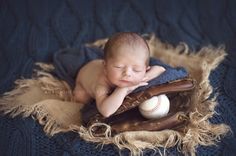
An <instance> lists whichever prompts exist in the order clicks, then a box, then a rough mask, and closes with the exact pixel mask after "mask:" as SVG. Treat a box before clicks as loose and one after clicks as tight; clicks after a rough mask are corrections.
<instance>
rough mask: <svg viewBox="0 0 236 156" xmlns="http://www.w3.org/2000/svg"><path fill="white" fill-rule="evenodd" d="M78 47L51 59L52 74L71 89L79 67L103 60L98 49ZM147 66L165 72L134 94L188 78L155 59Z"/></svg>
mask: <svg viewBox="0 0 236 156" xmlns="http://www.w3.org/2000/svg"><path fill="white" fill-rule="evenodd" d="M80 47H81V48H73V49H72V48H69V49H65V50H60V51H59V52H57V53H55V55H54V59H53V64H54V66H55V70H54V72H55V73H56V75H57V76H58V77H59V78H60V79H62V80H65V81H66V82H67V83H69V84H70V86H71V87H72V88H74V86H75V79H76V75H77V72H78V71H79V69H80V68H81V67H83V65H85V64H86V63H88V62H89V61H91V60H94V59H102V58H103V51H102V50H101V49H99V48H93V47H86V46H83V45H81V46H80ZM149 64H150V65H151V66H153V65H160V66H162V67H164V68H165V69H166V71H165V72H164V73H163V74H161V75H160V76H159V77H158V78H155V79H153V80H151V81H150V82H149V83H148V85H147V86H144V87H140V88H137V89H136V90H134V92H138V91H142V90H144V89H147V88H149V87H151V86H154V85H160V84H163V83H167V82H170V81H173V80H177V79H181V78H184V77H187V76H188V73H187V71H186V70H185V69H184V68H181V67H178V68H173V67H171V66H169V65H167V64H164V63H163V62H161V61H160V60H158V59H155V58H151V59H150V63H149Z"/></svg>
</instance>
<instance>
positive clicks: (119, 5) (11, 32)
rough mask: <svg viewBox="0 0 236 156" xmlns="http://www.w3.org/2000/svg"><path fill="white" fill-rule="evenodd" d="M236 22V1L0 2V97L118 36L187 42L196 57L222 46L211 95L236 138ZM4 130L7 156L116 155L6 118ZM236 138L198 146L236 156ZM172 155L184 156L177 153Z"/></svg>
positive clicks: (0, 126) (0, 143)
mask: <svg viewBox="0 0 236 156" xmlns="http://www.w3.org/2000/svg"><path fill="white" fill-rule="evenodd" d="M235 21H236V1H235V0H218V1H215V0H207V1H203V0H202V1H199V0H191V1H187V0H178V1H174V0H148V1H143V0H119V1H117V0H103V1H98V0H89V1H84V0H50V1H49V0H33V1H27V0H21V1H19V0H1V1H0V62H1V66H0V94H2V93H4V92H5V91H9V90H11V89H12V88H13V86H14V83H13V82H14V81H15V80H16V79H18V78H20V77H26V78H28V77H30V76H31V74H32V69H33V67H34V63H35V62H38V61H43V62H52V59H53V55H54V53H55V52H57V51H58V50H59V49H64V48H80V46H81V45H83V43H87V42H92V41H94V40H96V39H100V38H105V37H109V36H110V35H111V34H113V33H114V32H119V31H134V32H138V33H140V34H144V33H155V34H156V35H157V36H158V37H159V38H160V39H161V40H162V41H164V42H168V43H171V44H173V45H177V44H178V43H179V42H186V43H187V44H188V45H189V46H190V47H191V48H192V49H193V50H198V49H199V48H201V47H203V46H206V45H209V44H211V45H214V46H218V45H221V44H224V45H225V47H226V50H227V53H228V56H227V58H226V60H225V62H224V63H223V64H221V65H220V66H219V67H218V68H217V69H216V70H215V71H213V72H212V74H211V79H210V80H211V83H212V85H213V87H214V92H213V94H216V93H218V94H219V96H218V98H217V100H218V101H219V104H218V106H217V107H216V111H217V112H218V114H216V115H214V116H213V117H212V119H211V122H214V123H227V124H229V125H230V126H231V128H232V131H233V132H234V133H235V132H236V122H235V121H236V114H235V112H236V101H235V97H236V91H235V83H236V76H235V69H236V61H235V60H236V53H235V51H236V44H235V43H236V42H235V39H236V22H235ZM212 96H213V95H212ZM0 130H1V131H0V155H3V156H10V155H22V156H23V155H24V156H27V155H31V156H32V155H33V156H34V155H36V156H37V155H55V156H58V155H79V156H81V155H118V152H117V149H116V148H115V147H113V146H112V145H109V146H104V148H103V149H102V150H100V148H99V147H98V148H96V145H95V144H91V143H88V142H85V141H83V140H81V139H80V138H79V137H78V135H76V134H74V133H69V134H68V133H65V134H60V135H56V136H55V137H52V138H49V137H47V136H46V135H45V134H44V133H43V131H42V127H41V126H39V124H38V123H37V122H35V121H33V120H32V119H31V118H27V119H22V118H20V117H18V118H15V119H10V118H8V117H6V116H1V117H0ZM235 138H236V137H235V136H234V135H231V136H228V137H226V138H224V139H223V140H222V141H221V142H219V143H218V146H212V147H204V146H199V147H198V150H197V153H196V154H197V155H207V156H222V155H225V156H228V155H229V156H230V155H233V154H234V153H235V147H236V142H235ZM122 153H123V152H122ZM124 153H125V154H124V155H128V152H127V151H126V152H125V151H124ZM150 154H152V151H147V154H146V152H145V155H150ZM168 154H169V155H181V154H180V153H179V152H177V150H176V148H173V149H170V150H168Z"/></svg>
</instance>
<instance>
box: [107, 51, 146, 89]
mask: <svg viewBox="0 0 236 156" xmlns="http://www.w3.org/2000/svg"><path fill="white" fill-rule="evenodd" d="M134 50H135V52H134ZM142 50H145V49H144V48H140V47H139V48H134V47H132V48H131V47H127V46H123V47H120V48H119V49H117V51H116V53H115V56H113V57H112V58H109V59H107V60H106V61H105V71H106V74H107V78H108V80H109V81H110V82H111V83H112V84H113V85H115V86H118V87H128V86H133V85H137V84H138V83H140V82H141V81H142V80H143V78H144V76H145V74H146V71H147V68H148V67H147V65H146V60H147V55H146V54H145V52H143V51H142Z"/></svg>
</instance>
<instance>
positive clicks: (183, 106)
mask: <svg viewBox="0 0 236 156" xmlns="http://www.w3.org/2000/svg"><path fill="white" fill-rule="evenodd" d="M194 87H195V81H194V80H193V79H191V78H184V79H180V80H176V81H172V82H168V83H165V84H162V85H158V86H154V87H150V88H148V89H146V90H145V91H141V92H138V93H131V94H129V95H128V96H127V97H126V98H125V100H124V102H123V104H122V105H121V106H120V107H119V109H118V110H117V111H116V112H115V113H114V114H113V115H112V116H110V117H108V118H105V117H103V116H102V115H101V114H100V113H98V112H96V113H94V114H93V115H92V117H90V118H89V119H88V120H87V121H88V122H86V123H85V125H87V127H89V126H91V125H93V124H94V123H106V124H108V125H110V126H111V129H112V131H113V134H117V133H121V132H125V131H143V130H147V131H158V130H163V129H176V128H179V127H182V126H183V125H185V124H186V123H187V122H188V112H189V110H190V106H189V105H190V101H189V100H190V98H188V93H189V91H191V90H193V89H194ZM160 94H166V95H167V96H168V98H169V100H170V111H169V113H168V114H167V116H165V117H162V118H159V119H145V118H144V117H142V116H141V114H140V113H139V110H138V107H137V106H139V104H141V103H142V102H144V101H145V100H147V99H150V98H151V97H153V96H157V95H160ZM86 113H88V111H86ZM92 131H93V132H94V133H95V134H103V132H104V131H103V128H101V127H99V128H98V127H94V128H93V129H92Z"/></svg>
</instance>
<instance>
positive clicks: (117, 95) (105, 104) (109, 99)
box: [96, 82, 147, 117]
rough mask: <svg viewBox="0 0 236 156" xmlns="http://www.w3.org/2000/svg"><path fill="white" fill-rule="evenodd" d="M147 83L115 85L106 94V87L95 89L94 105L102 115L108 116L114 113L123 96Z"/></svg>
mask: <svg viewBox="0 0 236 156" xmlns="http://www.w3.org/2000/svg"><path fill="white" fill-rule="evenodd" d="M144 85H147V83H146V82H142V83H140V84H138V85H136V86H132V87H124V88H119V87H117V88H116V89H115V90H114V91H113V92H112V94H111V95H109V96H108V95H107V89H106V88H104V87H101V88H98V89H97V90H96V105H97V109H98V111H99V112H100V113H101V114H102V115H103V116H104V117H109V116H110V115H112V114H114V113H115V112H116V110H117V109H118V108H119V107H120V106H121V105H122V103H123V101H124V98H125V97H126V95H128V94H129V93H130V92H132V91H133V90H134V89H136V88H138V87H140V86H144Z"/></svg>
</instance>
